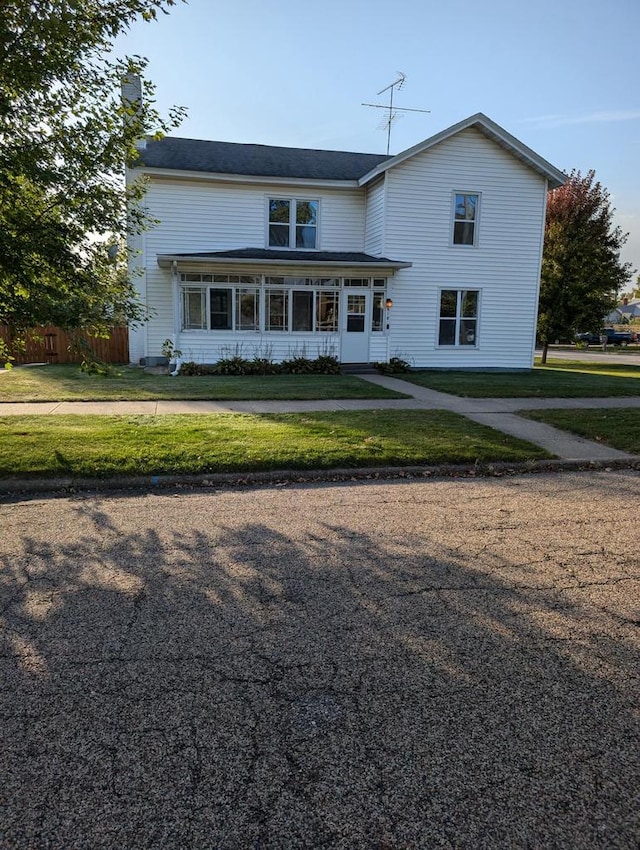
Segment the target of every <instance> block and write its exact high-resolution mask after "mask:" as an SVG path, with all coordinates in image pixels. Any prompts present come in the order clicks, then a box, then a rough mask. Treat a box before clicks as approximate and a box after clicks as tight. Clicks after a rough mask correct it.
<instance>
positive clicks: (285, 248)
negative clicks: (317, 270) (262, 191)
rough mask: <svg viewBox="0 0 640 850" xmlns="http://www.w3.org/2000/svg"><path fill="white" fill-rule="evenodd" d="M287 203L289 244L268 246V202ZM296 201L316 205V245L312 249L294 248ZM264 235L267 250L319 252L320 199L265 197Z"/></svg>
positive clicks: (304, 196) (282, 196)
mask: <svg viewBox="0 0 640 850" xmlns="http://www.w3.org/2000/svg"><path fill="white" fill-rule="evenodd" d="M272 200H273V201H289V204H290V206H289V244H288V245H286V246H285V245H280V246H278V247H277V246H275V245H270V244H269V224H270V222H269V213H270V210H269V202H270V201H272ZM298 201H303V202H304V201H313V202H314V203H316V204H317V205H318V212H317V215H316V244H315V247H314V248H297V247H296V204H297V203H298ZM264 208H265V233H264V244H265V247H266V248H267V249H271V250H274V251H319V250H320V219H321V215H322V202H321V200H320V198H312V197H310V196H309V195H274V194H270V195H265V196H264Z"/></svg>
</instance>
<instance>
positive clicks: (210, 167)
mask: <svg viewBox="0 0 640 850" xmlns="http://www.w3.org/2000/svg"><path fill="white" fill-rule="evenodd" d="M140 158H141V160H142V163H143V164H144V165H145V166H148V167H149V168H170V169H176V170H178V171H208V172H210V173H214V174H246V175H251V176H254V177H300V178H307V179H313V180H358V179H359V178H360V177H362V176H363V175H364V174H366V173H367V172H369V171H371V169H372V168H375V167H376V165H379V164H380V163H381V162H384V161H385V160H386V159H388V157H387V156H385V155H384V154H376V153H350V152H348V151H321V150H309V149H306V148H279V147H272V146H270V145H241V144H237V143H235V142H208V141H201V140H199V139H179V138H175V137H173V136H165V138H164V139H160V141H157V142H147V146H146V148H145V149H144V150H142V151H140Z"/></svg>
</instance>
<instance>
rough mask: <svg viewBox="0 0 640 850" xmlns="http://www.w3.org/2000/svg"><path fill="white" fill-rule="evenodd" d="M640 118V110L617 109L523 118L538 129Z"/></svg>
mask: <svg viewBox="0 0 640 850" xmlns="http://www.w3.org/2000/svg"><path fill="white" fill-rule="evenodd" d="M638 118H640V109H618V110H610V111H606V110H604V111H601V112H585V113H583V114H582V115H538V116H537V117H535V118H524V119H523V121H524V122H525V123H527V124H535V125H536V126H538V127H568V126H570V125H572V124H612V123H615V122H619V121H636V120H637V119H638Z"/></svg>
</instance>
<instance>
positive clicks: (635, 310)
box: [605, 298, 640, 325]
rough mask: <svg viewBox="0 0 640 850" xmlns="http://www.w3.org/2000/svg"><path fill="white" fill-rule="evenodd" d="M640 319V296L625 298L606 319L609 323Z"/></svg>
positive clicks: (614, 323)
mask: <svg viewBox="0 0 640 850" xmlns="http://www.w3.org/2000/svg"><path fill="white" fill-rule="evenodd" d="M634 319H640V298H623V300H622V302H621V303H620V304H618V306H617V307H616V308H615V309H614V310H612V311H611V312H610V313H609V315H608V316H607V317H606V319H605V323H606V324H608V325H619V324H622V323H624V324H626V323H627V322H632V321H633V320H634Z"/></svg>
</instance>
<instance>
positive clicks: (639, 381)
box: [402, 359, 640, 398]
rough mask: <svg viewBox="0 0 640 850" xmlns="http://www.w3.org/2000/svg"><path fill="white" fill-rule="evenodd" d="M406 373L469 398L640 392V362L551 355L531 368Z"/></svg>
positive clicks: (599, 395)
mask: <svg viewBox="0 0 640 850" xmlns="http://www.w3.org/2000/svg"><path fill="white" fill-rule="evenodd" d="M402 377H404V378H406V380H408V381H410V382H411V383H414V384H418V385H420V386H422V387H429V388H430V389H434V390H440V391H441V392H446V393H452V394H453V395H458V396H466V397H469V398H532V397H533V398H606V397H610V396H640V365H639V366H626V365H624V366H623V365H620V364H615V363H612V364H608V363H584V362H580V361H577V360H553V359H549V360H548V361H547V365H546V366H536V367H535V368H534V369H532V370H531V371H530V372H524V371H521V372H463V371H423V372H411V373H409V374H407V375H403V376H402Z"/></svg>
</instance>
